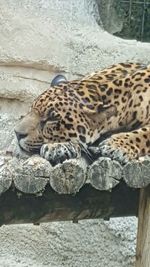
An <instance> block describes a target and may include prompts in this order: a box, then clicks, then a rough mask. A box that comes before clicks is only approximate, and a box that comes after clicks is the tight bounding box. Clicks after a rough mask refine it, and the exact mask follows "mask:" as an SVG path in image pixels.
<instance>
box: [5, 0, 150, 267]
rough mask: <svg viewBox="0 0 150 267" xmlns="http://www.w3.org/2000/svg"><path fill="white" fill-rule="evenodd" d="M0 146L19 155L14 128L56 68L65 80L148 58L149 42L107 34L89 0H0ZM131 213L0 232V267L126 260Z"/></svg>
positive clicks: (131, 250)
mask: <svg viewBox="0 0 150 267" xmlns="http://www.w3.org/2000/svg"><path fill="white" fill-rule="evenodd" d="M0 6H1V12H0V32H1V42H0V111H1V118H0V150H2V151H3V152H5V150H10V152H11V151H12V153H14V154H15V153H16V154H19V153H20V152H19V150H18V148H16V147H15V141H14V134H13V127H14V125H15V123H16V121H17V120H18V118H19V117H20V115H22V114H24V113H25V112H26V111H27V109H28V107H29V105H30V103H31V101H32V99H33V98H34V97H35V96H36V95H37V94H39V93H40V92H42V91H43V90H45V89H47V88H48V87H49V83H50V80H51V79H52V77H54V76H55V75H56V74H58V73H62V74H65V76H66V77H67V78H68V79H70V78H72V77H80V76H82V75H84V74H85V73H88V72H91V71H94V70H96V69H99V68H103V67H105V66H108V65H110V64H113V63H116V62H120V61H126V60H130V61H140V62H144V63H148V62H149V57H148V55H149V53H150V46H149V44H145V43H142V44H141V43H140V42H136V41H128V40H122V39H121V38H117V37H113V36H111V35H110V34H108V33H107V32H105V31H104V30H103V29H101V28H100V27H99V25H98V24H97V22H96V20H95V17H96V16H97V12H98V10H96V2H95V1H94V0H93V1H92V0H86V1H80V0H70V1H66V0H56V1H53V0H38V1H35V0H24V1H20V0H14V1H11V0H8V1H4V0H0ZM135 233H136V219H135V218H132V219H125V218H124V219H116V220H115V219H114V220H111V221H110V222H109V223H104V222H102V221H92V222H90V221H85V222H82V223H80V224H79V225H76V224H72V223H51V224H47V225H42V226H40V227H37V226H36V227H35V226H31V225H27V226H21V225H18V226H7V227H5V226H4V227H2V228H1V231H0V239H1V243H0V267H10V266H11V267H13V266H19V267H28V266H33V267H34V266H39V267H43V266H49V267H55V266H57V267H62V266H65V267H70V266H73V267H75V266H79V265H82V267H90V266H91V267H100V266H101V267H102V266H108V267H112V266H115V267H120V266H122V267H131V266H133V261H134V255H135Z"/></svg>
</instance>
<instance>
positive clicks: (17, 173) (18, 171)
mask: <svg viewBox="0 0 150 267" xmlns="http://www.w3.org/2000/svg"><path fill="white" fill-rule="evenodd" d="M11 169H13V170H14V172H13V182H14V185H15V187H16V188H17V189H18V190H20V191H21V192H23V193H27V194H36V193H38V192H40V191H43V190H44V189H45V186H46V184H47V183H49V176H50V172H51V169H52V167H51V165H50V163H49V162H48V161H47V160H45V159H43V158H41V157H40V156H38V155H35V156H32V157H30V158H28V159H27V160H18V159H17V158H13V160H12V162H11Z"/></svg>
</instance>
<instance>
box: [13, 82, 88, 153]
mask: <svg viewBox="0 0 150 267" xmlns="http://www.w3.org/2000/svg"><path fill="white" fill-rule="evenodd" d="M90 128H91V127H90V123H89V120H88V116H87V115H86V114H85V112H84V109H83V108H82V105H81V103H80V101H79V100H78V99H77V98H76V97H75V96H73V95H72V93H71V90H69V91H67V90H66V91H65V85H63V90H62V88H61V87H57V86H55V87H53V88H50V89H48V90H47V91H45V92H44V93H43V94H41V95H40V96H39V97H38V98H37V99H36V100H35V101H34V102H33V104H32V106H31V109H30V111H29V112H28V114H26V115H25V116H24V117H23V118H21V119H20V121H19V123H18V125H17V126H16V128H15V132H16V136H17V139H18V143H19V146H20V147H21V148H22V149H23V150H25V151H27V152H31V153H39V151H40V148H41V146H42V145H43V144H46V143H60V142H67V141H70V140H77V139H78V140H79V141H80V142H82V143H88V142H89V138H90V136H91V135H92V133H91V130H90Z"/></svg>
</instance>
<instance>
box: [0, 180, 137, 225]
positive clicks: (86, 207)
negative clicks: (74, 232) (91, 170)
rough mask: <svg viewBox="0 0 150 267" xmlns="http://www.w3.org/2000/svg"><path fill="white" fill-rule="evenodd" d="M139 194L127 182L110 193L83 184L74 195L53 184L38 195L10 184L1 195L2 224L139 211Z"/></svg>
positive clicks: (0, 218)
mask: <svg viewBox="0 0 150 267" xmlns="http://www.w3.org/2000/svg"><path fill="white" fill-rule="evenodd" d="M12 189H13V190H12ZM138 195H139V194H138V190H132V189H131V188H128V187H126V186H125V184H120V185H119V186H117V187H115V188H114V189H113V190H112V192H111V193H110V192H107V191H99V190H96V189H94V188H92V187H91V186H90V185H84V187H83V188H82V189H81V190H80V192H79V193H77V194H76V195H75V196H72V195H60V194H57V193H56V192H54V191H53V190H52V188H51V187H50V185H47V186H46V189H45V191H44V192H43V193H42V194H41V195H39V196H36V195H34V194H23V193H22V194H21V195H20V193H19V192H18V190H16V189H14V188H10V189H9V190H8V191H6V192H5V193H4V194H2V195H1V196H0V214H1V216H0V225H2V224H14V223H35V224H39V223H41V222H50V221H68V220H72V221H73V222H77V221H78V220H82V219H95V218H104V219H109V218H110V217H116V216H118V217H120V216H131V215H137V208H138Z"/></svg>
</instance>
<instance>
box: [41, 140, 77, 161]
mask: <svg viewBox="0 0 150 267" xmlns="http://www.w3.org/2000/svg"><path fill="white" fill-rule="evenodd" d="M40 155H41V157H43V158H45V159H46V160H48V161H49V162H50V163H51V164H52V166H54V165H56V164H58V163H62V162H63V161H65V160H68V159H73V158H78V157H80V156H81V148H80V145H79V144H78V143H76V142H71V141H70V142H64V143H53V144H51V143H48V144H44V145H42V147H41V150H40Z"/></svg>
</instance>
